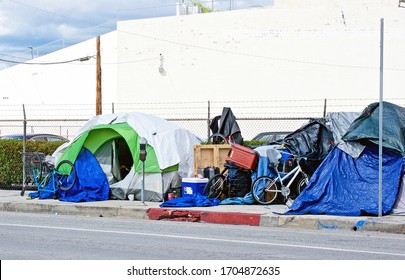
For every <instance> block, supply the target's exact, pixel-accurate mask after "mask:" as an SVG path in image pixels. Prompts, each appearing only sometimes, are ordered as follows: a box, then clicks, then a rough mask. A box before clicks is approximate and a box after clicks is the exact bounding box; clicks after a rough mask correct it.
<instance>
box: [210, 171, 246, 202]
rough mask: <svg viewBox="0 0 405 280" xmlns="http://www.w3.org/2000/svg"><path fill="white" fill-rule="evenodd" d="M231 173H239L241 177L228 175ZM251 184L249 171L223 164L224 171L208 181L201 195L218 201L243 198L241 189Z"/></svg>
mask: <svg viewBox="0 0 405 280" xmlns="http://www.w3.org/2000/svg"><path fill="white" fill-rule="evenodd" d="M233 172H235V173H238V172H241V173H240V174H241V175H240V176H235V174H230V173H233ZM251 182H252V181H251V170H248V169H244V168H240V167H237V166H236V165H233V164H230V163H225V164H224V170H223V171H222V172H221V173H220V174H217V175H215V176H213V177H212V178H211V179H210V180H208V182H207V184H206V185H205V187H204V190H203V195H205V196H207V197H208V198H218V199H220V200H223V199H225V198H228V197H235V196H244V195H245V193H243V188H244V186H250V184H251ZM246 192H248V191H246Z"/></svg>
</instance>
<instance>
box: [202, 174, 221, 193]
mask: <svg viewBox="0 0 405 280" xmlns="http://www.w3.org/2000/svg"><path fill="white" fill-rule="evenodd" d="M226 190H227V186H226V180H225V176H224V175H222V174H217V175H215V176H214V177H212V178H211V179H209V180H208V182H207V184H206V185H205V188H204V193H203V194H204V195H205V196H207V197H208V198H221V194H222V193H223V192H224V191H226Z"/></svg>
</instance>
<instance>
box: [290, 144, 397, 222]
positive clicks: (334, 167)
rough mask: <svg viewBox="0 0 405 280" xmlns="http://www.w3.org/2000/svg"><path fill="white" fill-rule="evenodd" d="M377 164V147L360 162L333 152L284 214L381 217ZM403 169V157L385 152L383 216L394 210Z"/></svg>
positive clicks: (364, 151)
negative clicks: (379, 214)
mask: <svg viewBox="0 0 405 280" xmlns="http://www.w3.org/2000/svg"><path fill="white" fill-rule="evenodd" d="M378 160H379V156H378V147H377V146H374V145H370V146H367V147H365V149H364V150H363V152H362V154H361V155H360V157H359V158H357V159H354V158H352V157H351V156H350V155H348V154H346V153H345V152H344V151H342V150H341V149H339V148H338V147H335V148H333V150H332V151H331V152H330V153H329V155H328V156H327V157H326V158H325V159H324V161H323V162H322V164H321V165H320V166H319V167H318V169H317V170H316V171H315V173H314V174H313V176H312V177H311V180H310V182H309V184H308V186H307V187H306V188H305V189H304V191H303V192H302V193H301V195H300V196H298V198H297V199H296V200H295V201H294V203H293V204H292V206H291V208H290V210H289V211H288V212H286V213H285V214H327V215H342V216H359V215H362V214H371V215H378ZM403 168H404V159H403V158H402V156H401V155H399V154H398V153H395V152H393V151H392V150H389V149H384V152H383V201H382V204H383V205H382V206H383V207H382V212H383V214H384V215H385V214H389V213H390V211H391V210H392V208H393V205H394V203H395V200H396V198H397V194H398V189H399V184H400V180H401V178H402V173H403Z"/></svg>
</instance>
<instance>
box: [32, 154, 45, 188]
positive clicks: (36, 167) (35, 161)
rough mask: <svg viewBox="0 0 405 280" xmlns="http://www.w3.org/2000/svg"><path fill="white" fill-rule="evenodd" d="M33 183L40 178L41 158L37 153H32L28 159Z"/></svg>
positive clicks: (39, 180) (37, 181)
mask: <svg viewBox="0 0 405 280" xmlns="http://www.w3.org/2000/svg"><path fill="white" fill-rule="evenodd" d="M30 167H31V172H32V180H33V183H39V182H41V179H42V160H41V157H40V156H39V155H36V154H34V155H33V156H32V157H31V159H30Z"/></svg>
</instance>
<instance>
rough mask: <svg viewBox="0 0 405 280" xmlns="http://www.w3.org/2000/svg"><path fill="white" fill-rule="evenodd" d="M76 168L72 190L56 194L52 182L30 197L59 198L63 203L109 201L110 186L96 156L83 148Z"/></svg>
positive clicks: (76, 162) (58, 191)
mask: <svg viewBox="0 0 405 280" xmlns="http://www.w3.org/2000/svg"><path fill="white" fill-rule="evenodd" d="M74 166H75V168H76V171H77V180H76V182H75V184H74V185H73V187H72V188H71V189H70V190H68V191H63V190H60V189H59V190H57V191H56V193H55V191H54V189H53V183H52V180H50V182H49V183H48V184H47V185H46V186H45V188H44V189H43V190H39V191H38V192H34V193H30V194H29V196H30V197H31V198H39V199H52V198H58V199H59V200H61V201H70V202H89V201H102V200H107V199H108V197H109V192H110V186H109V184H108V181H107V177H106V175H105V174H104V172H103V170H102V169H101V167H100V164H99V163H98V161H97V159H96V158H95V157H94V155H93V154H92V153H91V152H90V151H89V150H87V149H86V148H82V149H81V151H80V153H79V155H78V157H77V159H76V161H75V163H74Z"/></svg>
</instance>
